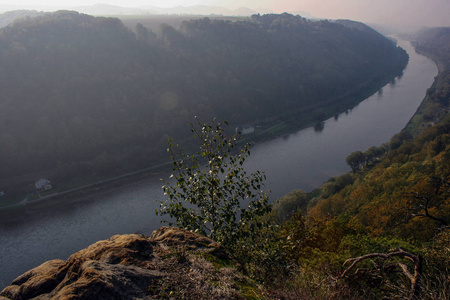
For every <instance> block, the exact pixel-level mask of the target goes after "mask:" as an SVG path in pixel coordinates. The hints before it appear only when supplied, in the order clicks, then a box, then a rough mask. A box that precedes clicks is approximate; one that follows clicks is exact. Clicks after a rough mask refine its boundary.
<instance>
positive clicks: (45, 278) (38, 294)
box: [0, 227, 260, 300]
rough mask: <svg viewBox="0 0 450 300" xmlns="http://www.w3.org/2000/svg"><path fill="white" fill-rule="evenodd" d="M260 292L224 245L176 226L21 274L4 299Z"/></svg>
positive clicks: (0, 299) (115, 240)
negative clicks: (237, 266) (232, 258)
mask: <svg viewBox="0 0 450 300" xmlns="http://www.w3.org/2000/svg"><path fill="white" fill-rule="evenodd" d="M258 294H260V291H259V290H258V289H257V288H256V286H255V284H254V283H253V282H251V280H249V279H248V278H247V277H245V276H244V275H242V274H240V273H239V272H238V271H237V269H236V268H235V266H234V263H233V262H232V261H231V260H230V259H229V257H228V256H227V253H226V251H225V250H224V249H223V247H222V246H220V245H219V244H217V243H216V242H214V241H213V240H211V239H209V238H206V237H204V236H201V235H199V234H196V233H192V232H189V231H186V230H182V229H178V228H174V227H162V228H160V229H158V230H156V231H154V232H153V234H152V235H151V236H150V237H148V236H144V235H137V234H127V235H115V236H113V237H111V238H110V239H108V240H104V241H99V242H97V243H95V244H93V245H91V246H89V247H88V248H86V249H83V250H81V251H79V252H77V253H75V254H73V255H72V256H70V257H69V259H68V260H66V261H64V260H52V261H48V262H46V263H43V264H42V265H40V266H38V267H36V268H34V269H32V270H30V271H28V272H26V273H24V274H23V275H21V276H19V277H18V278H16V279H15V280H14V281H13V282H12V283H11V285H10V286H8V287H6V288H5V289H4V290H3V291H2V292H1V293H0V300H5V299H40V300H41V299H161V298H162V299H246V298H248V297H247V296H246V295H252V296H253V297H255V296H257V295H258Z"/></svg>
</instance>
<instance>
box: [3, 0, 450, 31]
mask: <svg viewBox="0 0 450 300" xmlns="http://www.w3.org/2000/svg"><path fill="white" fill-rule="evenodd" d="M9 1H10V0H7V1H0V12H1V13H4V12H7V11H11V10H16V9H32V10H38V11H56V10H61V9H69V10H77V11H79V12H82V13H87V14H92V15H133V14H135V15H139V14H182V15H184V14H186V15H190V14H192V15H194V14H196V15H209V14H215V15H240V16H246V15H248V16H249V15H252V14H257V13H260V14H266V13H283V12H287V13H291V14H294V15H296V14H300V15H302V16H304V17H306V18H318V19H350V20H354V21H359V22H363V23H366V24H380V25H385V26H389V27H393V28H396V29H399V30H404V31H412V30H417V29H419V28H421V27H445V26H450V18H448V13H449V12H450V1H446V0H432V1H424V0H413V1H407V0H401V1H396V2H392V1H387V0H379V1H376V2H374V1H368V0H359V1H355V0H343V1H340V2H339V3H336V1H331V0H325V1H320V2H319V3H318V2H317V1H311V0H302V1H297V2H295V3H293V2H292V1H283V0H282V1H274V0H264V1H254V0H172V1H160V0H153V1H139V0H135V1H126V2H125V1H123V0H105V1H101V3H99V1H89V0H87V1H50V0H48V1H39V2H31V3H30V2H28V1H26V0H25V1H15V3H14V4H7V3H8V2H9ZM198 6H201V7H202V8H201V9H200V8H199V7H198ZM193 7H194V8H193ZM195 7H197V8H195ZM187 8H191V9H187Z"/></svg>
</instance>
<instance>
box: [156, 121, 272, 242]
mask: <svg viewBox="0 0 450 300" xmlns="http://www.w3.org/2000/svg"><path fill="white" fill-rule="evenodd" d="M191 126H192V129H191V130H192V133H193V134H194V135H195V137H196V138H197V139H198V141H199V148H198V150H197V152H196V153H194V154H192V155H188V154H186V153H185V152H184V149H183V148H180V147H178V146H174V145H173V143H172V141H170V142H169V148H168V152H169V153H170V158H171V160H172V161H173V170H174V172H175V174H174V175H173V177H174V179H175V182H173V181H172V182H171V181H168V182H166V183H165V185H164V186H163V190H164V193H165V195H167V199H166V200H164V201H163V202H161V203H160V209H158V210H157V213H158V214H159V215H169V216H170V217H171V218H175V219H176V224H177V226H179V227H181V228H186V229H189V230H192V231H196V232H199V233H201V234H204V235H207V236H209V237H211V238H212V239H214V240H216V241H218V242H220V243H223V244H225V245H227V246H228V245H230V246H232V245H234V244H235V243H236V242H237V240H238V239H240V238H243V237H245V236H249V235H250V234H251V232H252V231H254V230H255V228H258V227H261V223H260V222H259V218H260V217H261V216H263V215H265V214H267V213H269V212H270V210H271V206H270V205H269V203H268V201H269V199H268V196H267V194H266V193H265V192H263V190H262V188H263V186H264V179H265V175H264V174H263V173H261V172H260V171H257V172H255V173H251V174H248V173H247V172H246V171H245V169H244V166H243V165H244V162H245V160H246V158H247V157H248V155H250V150H249V145H248V144H247V145H244V146H243V147H242V149H241V150H239V152H238V153H237V154H235V153H234V150H235V149H236V147H237V139H238V137H236V136H232V137H227V136H226V135H225V134H224V129H223V128H222V124H220V123H217V122H215V121H214V120H213V121H212V122H211V124H203V123H201V122H200V120H199V119H197V124H191ZM203 164H206V166H204V165H203ZM242 205H247V207H246V208H242V207H241V206H242Z"/></svg>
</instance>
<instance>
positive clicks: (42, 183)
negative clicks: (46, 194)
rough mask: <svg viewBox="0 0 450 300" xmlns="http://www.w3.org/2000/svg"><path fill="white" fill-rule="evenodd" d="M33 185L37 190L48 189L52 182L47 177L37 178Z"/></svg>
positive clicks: (50, 187)
mask: <svg viewBox="0 0 450 300" xmlns="http://www.w3.org/2000/svg"><path fill="white" fill-rule="evenodd" d="M34 186H35V187H36V189H37V190H44V191H48V190H51V189H52V184H51V182H50V180H47V179H39V180H38V181H36V183H35V184H34Z"/></svg>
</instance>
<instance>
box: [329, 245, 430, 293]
mask: <svg viewBox="0 0 450 300" xmlns="http://www.w3.org/2000/svg"><path fill="white" fill-rule="evenodd" d="M393 257H400V258H405V259H408V260H411V261H412V262H413V263H414V274H411V272H410V271H409V269H408V266H406V265H405V264H403V263H397V264H396V266H398V267H400V269H401V270H402V271H403V274H405V276H406V277H408V278H409V280H410V281H411V290H410V297H409V299H410V300H412V299H418V296H419V293H420V277H421V275H422V257H421V256H420V255H414V254H412V253H410V252H406V251H404V250H402V249H399V250H398V251H396V252H392V253H388V254H385V253H370V254H366V255H362V256H359V257H355V258H350V259H347V260H346V261H345V262H344V266H345V265H347V264H348V263H350V262H351V263H352V264H351V265H350V266H349V267H348V268H347V269H346V270H345V271H344V272H343V273H342V274H341V276H339V277H338V278H337V279H340V278H345V277H348V274H349V272H350V271H351V270H352V269H353V268H354V267H355V266H356V265H357V264H358V263H359V262H361V261H363V260H366V259H371V258H381V259H383V260H387V259H390V258H393ZM384 269H386V268H383V270H384ZM358 272H360V269H358V270H357V271H356V272H355V273H354V274H353V275H356V273H358Z"/></svg>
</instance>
